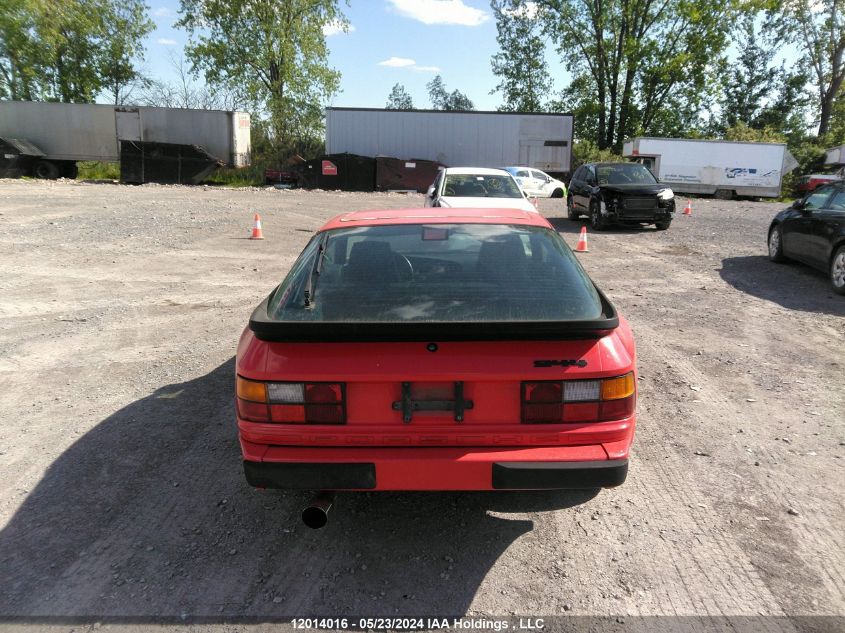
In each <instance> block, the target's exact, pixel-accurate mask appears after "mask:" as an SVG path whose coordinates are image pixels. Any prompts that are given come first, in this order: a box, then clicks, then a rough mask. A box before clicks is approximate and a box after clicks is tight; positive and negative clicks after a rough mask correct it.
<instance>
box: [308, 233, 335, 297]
mask: <svg viewBox="0 0 845 633" xmlns="http://www.w3.org/2000/svg"><path fill="white" fill-rule="evenodd" d="M328 241H329V233H328V231H327V232H325V233H323V237H322V239H321V240H320V246H319V250H318V251H317V257H316V258H315V260H314V266H313V267H312V268H311V273H310V274H309V275H308V281H307V282H305V292H304V293H303V295H304V297H305V307H306V308H310V307H312V306H313V305H314V293H315V292H316V291H317V275H319V274H320V273H321V272H323V258H324V257H325V255H326V244H328Z"/></svg>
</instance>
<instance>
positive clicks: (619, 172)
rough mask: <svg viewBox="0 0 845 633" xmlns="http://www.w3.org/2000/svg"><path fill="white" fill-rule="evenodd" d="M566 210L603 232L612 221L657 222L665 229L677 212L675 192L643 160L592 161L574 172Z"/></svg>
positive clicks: (632, 222)
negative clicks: (618, 161)
mask: <svg viewBox="0 0 845 633" xmlns="http://www.w3.org/2000/svg"><path fill="white" fill-rule="evenodd" d="M566 210H567V212H568V215H569V219H570V220H577V219H578V218H580V217H581V216H582V215H586V216H588V217H589V218H590V226H592V227H593V229H595V230H597V231H601V230H602V229H604V228H605V227H606V226H608V225H610V224H629V225H630V224H638V225H641V224H654V225H655V226H656V227H657V230H659V231H665V230H666V229H668V228H669V225H670V224H671V223H672V217H673V216H674V213H675V194H673V193H672V190H671V189H669V188H668V187H666V186H665V185H661V184H660V183H659V182H658V181H657V178H655V177H654V174H652V173H651V172H650V171H649V170H648V168H647V167H646V166H644V165H640V164H639V163H588V164H586V165H581V167H579V168H578V169H577V170H575V173H574V174H573V175H572V181H571V182H570V183H569V195H568V196H567V197H566Z"/></svg>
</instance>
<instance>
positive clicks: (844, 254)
mask: <svg viewBox="0 0 845 633" xmlns="http://www.w3.org/2000/svg"><path fill="white" fill-rule="evenodd" d="M830 285H831V286H833V292H835V293H836V294H840V295H845V246H840V247H839V248H837V249H836V252H834V253H833V257H831V259H830Z"/></svg>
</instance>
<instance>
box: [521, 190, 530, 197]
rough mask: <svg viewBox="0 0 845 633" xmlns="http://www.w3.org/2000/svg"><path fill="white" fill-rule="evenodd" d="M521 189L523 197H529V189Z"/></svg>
mask: <svg viewBox="0 0 845 633" xmlns="http://www.w3.org/2000/svg"><path fill="white" fill-rule="evenodd" d="M521 191H522V197H523V198H527V197H528V192H527V191H525V189H522V190H521Z"/></svg>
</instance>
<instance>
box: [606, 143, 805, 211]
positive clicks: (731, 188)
mask: <svg viewBox="0 0 845 633" xmlns="http://www.w3.org/2000/svg"><path fill="white" fill-rule="evenodd" d="M622 154H623V155H624V156H625V157H626V158H630V159H632V160H634V161H637V162H639V163H642V164H644V165H646V166H647V167H648V168H649V169H651V171H652V172H653V173H654V175H655V176H657V178H658V179H659V180H660V182H662V183H666V185H668V186H669V187H671V188H672V190H673V191H676V192H678V193H692V194H712V195H715V196H716V197H718V198H724V199H730V198H733V197H734V196H754V197H760V198H777V197H779V196H780V193H781V191H780V188H781V181H782V180H783V176H784V174H787V173H789V172H790V171H792V170H793V169H795V167H796V166H797V165H798V162H797V161H796V160H795V158H794V157H793V156H792V154H790V153H789V150H787V149H786V144H785V143H745V142H739V141H704V140H698V139H682V138H650V137H638V138H633V139H631V140H629V141H626V142H625V144H624V146H623V150H622Z"/></svg>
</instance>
